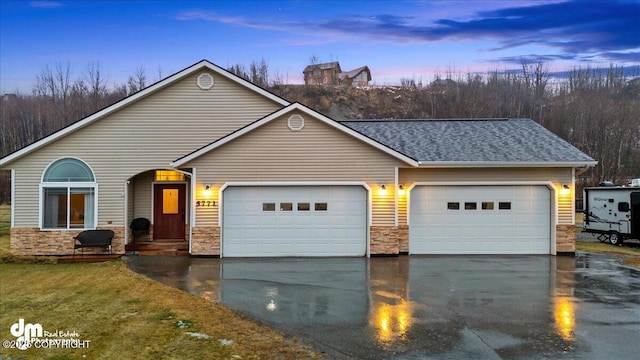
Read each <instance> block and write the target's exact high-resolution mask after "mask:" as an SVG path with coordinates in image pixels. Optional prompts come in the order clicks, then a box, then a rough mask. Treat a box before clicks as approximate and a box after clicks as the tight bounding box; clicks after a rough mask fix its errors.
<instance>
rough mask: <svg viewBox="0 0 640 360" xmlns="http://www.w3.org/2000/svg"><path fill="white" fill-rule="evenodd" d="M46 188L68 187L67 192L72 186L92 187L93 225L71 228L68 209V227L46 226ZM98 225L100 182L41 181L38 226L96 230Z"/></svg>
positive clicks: (68, 199)
mask: <svg viewBox="0 0 640 360" xmlns="http://www.w3.org/2000/svg"><path fill="white" fill-rule="evenodd" d="M46 188H66V189H67V194H68V193H69V191H71V188H92V189H93V196H94V203H93V226H92V227H88V228H87V227H84V228H71V227H69V212H68V211H67V227H66V228H45V227H44V218H43V216H42V215H43V212H44V211H43V210H44V209H43V207H44V199H43V197H42V195H43V193H44V189H46ZM67 201H70V197H67ZM97 225H98V183H96V182H73V181H69V182H43V183H40V186H39V189H38V226H39V227H40V230H42V231H78V230H80V231H82V230H95V229H96V227H97Z"/></svg>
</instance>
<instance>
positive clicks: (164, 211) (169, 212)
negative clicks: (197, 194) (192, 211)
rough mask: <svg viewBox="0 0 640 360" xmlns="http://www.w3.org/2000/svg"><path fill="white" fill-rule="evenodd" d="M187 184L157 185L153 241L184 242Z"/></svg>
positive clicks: (155, 189) (155, 187)
mask: <svg viewBox="0 0 640 360" xmlns="http://www.w3.org/2000/svg"><path fill="white" fill-rule="evenodd" d="M186 191H187V185H186V184H155V185H154V191H153V193H154V196H153V201H154V205H153V239H154V240H184V239H185V238H184V235H185V217H186V211H185V209H186V204H187V203H186V198H187V197H186Z"/></svg>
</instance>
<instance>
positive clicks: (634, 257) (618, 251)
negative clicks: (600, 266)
mask: <svg viewBox="0 0 640 360" xmlns="http://www.w3.org/2000/svg"><path fill="white" fill-rule="evenodd" d="M576 250H580V251H585V252H591V253H602V254H610V255H614V256H616V257H618V258H620V259H622V262H623V263H624V264H626V265H629V266H633V267H635V268H638V269H640V249H637V248H629V247H624V246H613V245H611V244H605V243H601V242H582V241H577V242H576Z"/></svg>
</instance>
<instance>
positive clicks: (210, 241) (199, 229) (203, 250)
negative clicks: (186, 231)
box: [191, 226, 220, 257]
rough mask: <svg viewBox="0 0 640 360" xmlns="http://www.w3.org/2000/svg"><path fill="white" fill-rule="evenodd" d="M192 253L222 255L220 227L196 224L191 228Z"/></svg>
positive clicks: (196, 254)
mask: <svg viewBox="0 0 640 360" xmlns="http://www.w3.org/2000/svg"><path fill="white" fill-rule="evenodd" d="M191 255H194V256H217V257H220V227H219V226H196V227H194V228H193V229H191Z"/></svg>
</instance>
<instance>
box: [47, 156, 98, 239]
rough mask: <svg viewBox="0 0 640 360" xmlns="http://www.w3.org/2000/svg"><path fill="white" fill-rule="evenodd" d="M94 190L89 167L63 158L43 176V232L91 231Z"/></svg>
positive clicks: (78, 161) (93, 226)
mask: <svg viewBox="0 0 640 360" xmlns="http://www.w3.org/2000/svg"><path fill="white" fill-rule="evenodd" d="M97 187H98V185H97V184H96V182H95V176H94V175H93V171H92V170H91V168H90V167H89V166H88V165H87V164H85V163H84V162H83V161H81V160H78V159H74V158H64V159H60V160H57V161H55V162H53V163H52V164H51V165H49V167H47V169H46V170H45V171H44V174H43V175H42V183H41V184H40V189H41V194H42V196H41V201H40V209H41V212H40V213H41V214H42V216H41V218H40V227H41V228H42V229H94V228H95V219H96V212H97V209H96V203H97V201H96V197H97Z"/></svg>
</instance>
